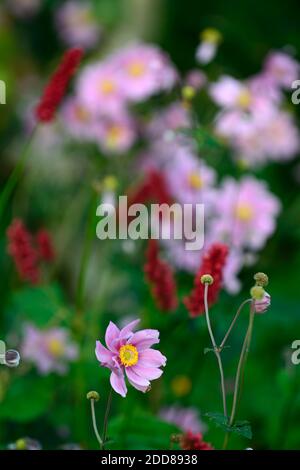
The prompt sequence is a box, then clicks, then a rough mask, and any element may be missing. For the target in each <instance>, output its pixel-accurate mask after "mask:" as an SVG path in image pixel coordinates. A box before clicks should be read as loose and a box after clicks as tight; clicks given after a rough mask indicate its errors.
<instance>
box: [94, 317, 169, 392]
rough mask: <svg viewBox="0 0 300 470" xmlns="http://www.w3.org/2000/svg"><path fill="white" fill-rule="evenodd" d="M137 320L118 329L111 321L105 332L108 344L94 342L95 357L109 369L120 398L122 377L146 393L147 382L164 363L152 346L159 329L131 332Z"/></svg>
mask: <svg viewBox="0 0 300 470" xmlns="http://www.w3.org/2000/svg"><path fill="white" fill-rule="evenodd" d="M138 323H139V320H135V321H133V322H131V323H129V324H128V325H127V326H125V327H123V328H122V329H121V330H120V329H119V328H118V327H117V326H116V325H115V324H114V323H113V322H110V323H109V325H108V327H107V329H106V333H105V343H106V346H107V347H104V346H103V345H102V344H101V342H100V341H97V342H96V351H95V352H96V357H97V359H98V361H99V362H100V365H101V366H103V367H107V368H108V369H110V370H111V375H110V383H111V386H112V388H113V389H114V390H115V392H117V393H118V394H119V395H121V396H122V397H125V396H126V394H127V387H126V383H125V376H126V377H127V379H128V382H129V383H130V384H131V385H132V386H133V387H134V388H136V389H137V390H140V391H141V392H147V391H148V390H149V387H150V381H151V380H155V379H158V378H159V377H160V376H161V375H162V373H163V371H162V370H161V369H160V367H163V366H165V365H166V360H167V359H166V358H165V356H163V355H162V354H161V353H160V352H159V351H157V350H155V349H152V348H151V346H153V344H157V343H159V332H158V331H157V330H150V329H146V330H140V331H138V332H136V333H133V330H134V329H135V327H136V326H137V324H138Z"/></svg>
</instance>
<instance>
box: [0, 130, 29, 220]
mask: <svg viewBox="0 0 300 470" xmlns="http://www.w3.org/2000/svg"><path fill="white" fill-rule="evenodd" d="M37 127H38V126H36V127H35V129H34V130H33V131H32V133H31V135H30V137H29V139H28V141H27V143H26V145H25V147H24V149H23V151H22V153H21V156H20V158H19V160H18V162H17V164H16V166H15V168H14V169H13V171H12V172H11V174H10V176H9V178H8V180H7V182H6V184H5V186H4V188H3V190H2V193H1V195H0V218H1V217H2V215H3V213H4V210H5V208H6V205H7V202H8V200H9V198H10V196H11V194H12V193H13V190H14V189H15V187H16V185H17V183H18V181H19V179H20V177H21V175H22V173H23V171H24V168H25V164H26V161H27V159H28V157H29V150H30V147H31V143H32V141H33V138H34V135H35V133H36V130H37Z"/></svg>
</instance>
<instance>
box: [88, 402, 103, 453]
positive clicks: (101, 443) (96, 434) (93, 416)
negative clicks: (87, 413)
mask: <svg viewBox="0 0 300 470" xmlns="http://www.w3.org/2000/svg"><path fill="white" fill-rule="evenodd" d="M91 412H92V422H93V429H94V433H95V436H96V438H97V441H98V442H99V445H100V449H101V450H102V449H103V441H102V439H101V437H100V434H99V431H98V428H97V421H96V413H95V400H94V399H93V398H91Z"/></svg>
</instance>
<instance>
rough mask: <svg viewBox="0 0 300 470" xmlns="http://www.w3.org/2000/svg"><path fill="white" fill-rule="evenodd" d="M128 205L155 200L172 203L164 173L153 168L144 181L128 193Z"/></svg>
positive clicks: (161, 202)
mask: <svg viewBox="0 0 300 470" xmlns="http://www.w3.org/2000/svg"><path fill="white" fill-rule="evenodd" d="M128 201H129V202H128V205H132V204H139V203H140V204H141V203H145V202H148V201H153V202H156V203H158V204H169V205H170V204H172V202H173V199H172V197H171V196H170V194H169V190H168V188H167V183H166V181H165V178H164V176H163V174H162V173H160V172H159V171H158V170H155V169H151V170H149V171H148V172H147V174H146V177H145V179H144V181H142V183H141V184H140V185H139V186H138V187H136V188H135V189H134V190H133V191H132V192H131V193H129V195H128Z"/></svg>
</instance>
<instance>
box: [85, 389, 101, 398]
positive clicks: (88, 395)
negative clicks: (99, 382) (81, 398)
mask: <svg viewBox="0 0 300 470" xmlns="http://www.w3.org/2000/svg"><path fill="white" fill-rule="evenodd" d="M86 398H87V399H88V400H95V401H99V399H100V395H99V393H98V392H95V390H91V391H90V392H88V393H87V394H86Z"/></svg>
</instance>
